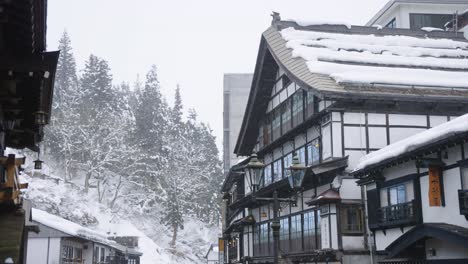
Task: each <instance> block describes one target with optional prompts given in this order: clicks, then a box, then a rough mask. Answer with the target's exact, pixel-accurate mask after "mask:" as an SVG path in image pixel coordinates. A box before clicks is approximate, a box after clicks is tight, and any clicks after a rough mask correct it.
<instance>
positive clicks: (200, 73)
mask: <svg viewBox="0 0 468 264" xmlns="http://www.w3.org/2000/svg"><path fill="white" fill-rule="evenodd" d="M386 2H387V0H325V1H318V0H230V1H226V0H133V1H129V0H49V4H48V5H49V9H48V32H47V33H48V46H49V47H48V50H54V49H56V48H57V43H58V39H59V38H60V36H61V35H62V33H63V31H64V30H65V29H66V30H67V31H68V33H69V35H70V37H71V40H72V46H73V50H74V54H75V57H76V59H77V63H78V67H79V69H82V67H83V65H84V61H85V60H86V59H87V58H88V56H89V55H90V54H91V53H92V54H94V55H97V56H99V57H102V58H104V59H106V60H107V61H109V64H110V67H111V69H112V73H113V76H114V83H115V84H117V83H120V82H122V81H126V82H130V83H133V82H134V81H135V79H136V76H137V74H140V79H141V80H143V79H144V76H145V74H146V72H147V71H148V69H149V68H150V65H152V64H155V65H157V66H158V69H159V78H160V81H161V84H162V87H163V92H164V94H165V95H166V97H167V98H168V100H169V102H172V101H173V99H172V97H173V91H174V89H175V87H176V84H177V83H179V84H180V87H181V92H182V99H183V102H184V105H185V110H187V109H188V108H195V109H196V110H197V112H198V114H199V118H200V120H203V121H205V122H207V123H209V124H210V126H211V127H212V128H213V130H214V133H215V135H216V137H217V143H218V146H219V147H221V146H222V145H221V141H222V129H223V127H222V124H223V123H222V111H223V109H222V98H223V97H222V94H223V73H250V72H253V70H254V67H255V61H256V57H257V52H258V46H259V43H260V36H261V33H262V32H263V31H264V30H266V29H267V28H268V26H269V25H270V23H271V17H270V14H271V11H273V10H274V11H277V12H280V13H281V17H282V18H283V19H285V18H304V19H309V20H315V19H320V20H323V19H325V20H339V21H347V22H349V23H351V24H357V25H361V24H364V23H365V22H367V21H368V20H369V19H370V18H371V17H372V16H373V14H375V13H376V12H377V11H378V10H379V9H380V8H381V7H382V6H383V5H384V4H385V3H386ZM220 150H221V149H220Z"/></svg>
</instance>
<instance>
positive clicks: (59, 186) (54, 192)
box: [21, 167, 218, 264]
mask: <svg viewBox="0 0 468 264" xmlns="http://www.w3.org/2000/svg"><path fill="white" fill-rule="evenodd" d="M48 170H49V169H48V168H45V169H43V171H42V172H37V171H35V172H34V171H31V168H29V167H26V170H25V172H23V173H22V176H21V179H22V181H26V182H29V188H28V189H27V190H26V198H27V199H30V200H31V201H32V203H33V206H34V207H35V208H38V209H42V210H45V211H47V212H49V213H52V214H55V215H58V216H60V217H63V218H65V219H68V220H71V221H73V222H75V223H78V224H81V225H84V226H87V227H88V228H91V229H93V230H96V231H99V232H101V233H108V234H109V233H110V234H112V235H115V234H116V235H132V236H135V235H136V236H139V237H140V239H139V249H140V251H142V252H143V256H142V262H141V263H142V264H152V263H168V264H170V263H179V264H183V263H187V264H188V263H204V262H203V256H204V254H205V253H206V250H208V248H209V246H210V243H213V242H214V241H216V239H217V236H218V233H217V232H218V228H217V227H215V226H208V225H206V224H204V223H202V222H200V221H197V220H195V219H191V218H188V219H185V221H186V224H185V228H184V230H182V231H181V232H180V233H179V239H178V242H177V245H176V248H175V249H170V247H169V246H168V243H169V241H170V240H171V232H170V231H169V230H168V229H167V228H166V227H165V226H163V225H161V224H159V222H157V221H156V222H155V220H154V219H151V218H148V217H145V215H144V214H133V215H126V216H123V215H121V214H120V213H118V212H112V211H111V210H109V209H108V208H107V206H105V205H103V204H101V203H99V202H98V199H97V195H96V193H93V192H90V193H89V194H88V195H85V194H84V193H83V187H82V186H80V185H79V184H77V183H72V182H69V183H65V182H64V181H63V180H61V179H60V177H57V176H56V175H49V174H48Z"/></svg>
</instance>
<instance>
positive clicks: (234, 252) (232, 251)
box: [228, 244, 237, 263]
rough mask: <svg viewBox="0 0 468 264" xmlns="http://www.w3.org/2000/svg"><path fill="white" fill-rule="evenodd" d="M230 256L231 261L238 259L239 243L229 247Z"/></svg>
mask: <svg viewBox="0 0 468 264" xmlns="http://www.w3.org/2000/svg"><path fill="white" fill-rule="evenodd" d="M228 256H229V262H230V263H233V262H236V261H237V245H235V244H234V245H232V246H229V247H228Z"/></svg>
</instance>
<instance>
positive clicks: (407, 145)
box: [353, 114, 468, 173]
mask: <svg viewBox="0 0 468 264" xmlns="http://www.w3.org/2000/svg"><path fill="white" fill-rule="evenodd" d="M464 132H468V114H465V115H463V116H460V117H458V118H455V119H453V120H451V121H449V122H447V123H444V124H441V125H438V126H436V127H433V128H431V129H428V130H426V131H423V132H421V133H418V134H416V135H413V136H411V137H408V138H406V139H403V140H400V141H398V142H396V143H393V144H390V145H388V146H386V147H384V148H381V149H380V150H377V151H375V152H372V153H370V154H368V155H366V156H364V157H362V158H361V159H360V161H359V163H358V165H357V166H356V167H355V168H354V170H353V173H357V172H358V171H361V170H364V169H366V168H368V167H369V166H372V165H376V164H379V163H383V162H385V161H387V160H389V159H392V158H395V157H398V156H400V155H403V154H405V153H407V152H411V151H415V150H417V149H419V148H422V147H424V146H426V145H428V144H430V143H433V142H437V141H439V140H441V139H446V138H449V137H451V136H454V135H457V134H460V133H464Z"/></svg>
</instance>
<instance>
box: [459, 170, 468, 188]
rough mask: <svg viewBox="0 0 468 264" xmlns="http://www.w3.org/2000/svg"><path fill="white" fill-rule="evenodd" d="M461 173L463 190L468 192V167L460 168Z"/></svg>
mask: <svg viewBox="0 0 468 264" xmlns="http://www.w3.org/2000/svg"><path fill="white" fill-rule="evenodd" d="M460 171H461V174H462V189H463V190H468V166H462V167H460Z"/></svg>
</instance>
